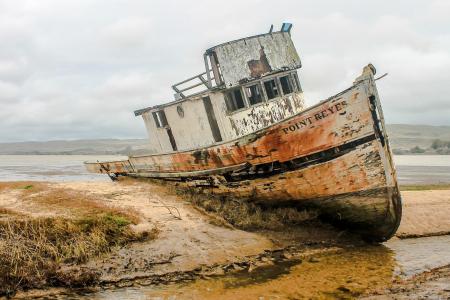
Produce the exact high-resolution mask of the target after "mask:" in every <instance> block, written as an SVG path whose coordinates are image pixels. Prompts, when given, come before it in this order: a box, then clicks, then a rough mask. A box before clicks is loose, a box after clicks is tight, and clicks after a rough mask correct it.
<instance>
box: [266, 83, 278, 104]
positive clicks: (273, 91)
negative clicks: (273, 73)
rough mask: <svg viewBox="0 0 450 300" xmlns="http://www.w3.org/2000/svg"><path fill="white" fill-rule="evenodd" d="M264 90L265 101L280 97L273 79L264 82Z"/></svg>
mask: <svg viewBox="0 0 450 300" xmlns="http://www.w3.org/2000/svg"><path fill="white" fill-rule="evenodd" d="M264 89H265V90H266V95H267V99H269V100H270V99H273V98H276V97H278V96H280V91H279V90H278V85H277V82H276V81H275V79H271V80H268V81H265V82H264Z"/></svg>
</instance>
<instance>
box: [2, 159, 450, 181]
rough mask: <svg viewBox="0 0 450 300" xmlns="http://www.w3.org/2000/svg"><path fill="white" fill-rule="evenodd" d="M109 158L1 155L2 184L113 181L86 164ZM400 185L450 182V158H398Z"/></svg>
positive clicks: (396, 161)
mask: <svg viewBox="0 0 450 300" xmlns="http://www.w3.org/2000/svg"><path fill="white" fill-rule="evenodd" d="M122 158H124V157H122V156H105V155H103V156H102V155H95V156H94V155H0V181H18V180H49V181H78V180H109V179H108V177H106V176H105V175H96V174H90V173H88V172H86V170H85V169H84V166H83V162H84V161H87V160H88V161H96V160H100V161H102V160H117V159H122ZM394 160H395V163H396V166H397V171H398V179H399V182H400V184H410V183H449V182H450V155H398V156H395V157H394Z"/></svg>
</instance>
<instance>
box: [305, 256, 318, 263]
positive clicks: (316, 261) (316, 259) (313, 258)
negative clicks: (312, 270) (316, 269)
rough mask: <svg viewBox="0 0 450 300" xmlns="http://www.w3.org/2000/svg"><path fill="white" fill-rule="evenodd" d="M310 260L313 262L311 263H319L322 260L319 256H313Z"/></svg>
mask: <svg viewBox="0 0 450 300" xmlns="http://www.w3.org/2000/svg"><path fill="white" fill-rule="evenodd" d="M308 261H309V262H311V263H318V262H320V260H319V259H318V258H315V257H311V258H310V259H309V260H308Z"/></svg>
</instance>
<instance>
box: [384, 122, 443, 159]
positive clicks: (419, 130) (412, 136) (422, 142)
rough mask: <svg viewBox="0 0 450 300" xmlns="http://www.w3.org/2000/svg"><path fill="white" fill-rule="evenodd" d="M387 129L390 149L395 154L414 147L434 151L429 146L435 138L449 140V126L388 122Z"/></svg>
mask: <svg viewBox="0 0 450 300" xmlns="http://www.w3.org/2000/svg"><path fill="white" fill-rule="evenodd" d="M387 131H388V135H389V140H390V143H391V146H392V149H393V150H396V152H397V154H400V153H401V151H410V150H411V149H412V148H414V147H419V148H421V149H423V150H427V151H434V150H432V149H430V148H431V145H432V143H433V141H435V140H441V141H445V142H450V126H431V125H405V124H388V125H387ZM448 150H449V151H450V149H448ZM449 154H450V153H449Z"/></svg>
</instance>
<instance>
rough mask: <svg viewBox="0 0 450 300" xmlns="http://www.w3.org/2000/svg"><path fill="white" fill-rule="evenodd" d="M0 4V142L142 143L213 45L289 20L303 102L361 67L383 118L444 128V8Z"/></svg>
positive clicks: (449, 6) (449, 57) (406, 4)
mask: <svg viewBox="0 0 450 300" xmlns="http://www.w3.org/2000/svg"><path fill="white" fill-rule="evenodd" d="M368 2H369V1H360V0H358V1H356V0H355V1H334V0H330V1H320V0H314V1H298V0H293V1H256V0H252V1H242V0H240V1H230V0H227V1H217V0H216V1H211V0H208V1H170V0H165V1H153V0H152V1H149V0H146V1H131V0H126V1H125V0H123V1H115V0H105V1H101V0H76V1H75V0H74V1H69V0H38V1H36V0H29V1H27V0H21V1H18V0H6V1H5V0H0V43H1V44H0V142H13V141H23V140H55V139H84V138H140V137H141V138H145V137H146V133H145V129H144V125H143V121H142V120H141V119H140V118H137V117H134V115H133V110H136V109H139V108H143V107H147V106H151V105H155V104H160V103H163V102H167V101H171V100H172V99H173V92H172V90H171V89H170V86H171V84H172V83H175V82H177V81H181V80H183V79H185V78H187V77H189V76H191V75H195V74H197V73H200V72H202V71H203V68H204V67H203V57H202V54H203V52H204V50H205V49H207V48H209V47H211V46H214V45H215V44H218V43H221V42H224V41H228V40H233V39H236V38H240V37H244V36H249V35H254V34H259V33H264V32H267V31H268V30H269V27H270V24H274V26H275V29H277V30H278V29H279V27H280V25H281V23H282V22H283V21H287V22H291V23H293V24H294V27H293V30H292V38H293V40H294V43H295V45H296V48H297V50H298V52H299V54H300V58H301V60H302V64H303V67H302V69H300V70H299V75H300V80H301V82H302V86H303V90H304V91H305V97H306V99H307V104H313V103H316V102H317V101H319V100H321V99H324V98H326V97H328V96H331V95H332V94H335V93H337V92H339V91H340V90H342V89H345V88H346V87H348V86H350V84H351V83H352V81H353V79H354V78H355V77H356V76H357V75H359V74H360V72H361V69H362V67H363V66H364V65H366V64H367V63H369V62H371V63H373V64H374V65H375V66H376V68H377V70H378V75H381V74H383V73H385V72H388V73H389V76H387V77H386V78H384V79H383V80H380V81H378V89H379V93H380V96H381V100H382V104H383V108H384V111H385V115H386V119H387V122H388V123H411V124H432V125H450V96H449V95H450V1H446V0H442V1H426V0H423V1H371V4H369V3H368Z"/></svg>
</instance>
